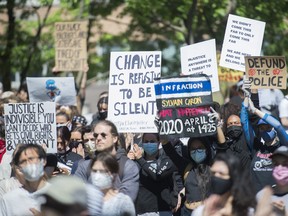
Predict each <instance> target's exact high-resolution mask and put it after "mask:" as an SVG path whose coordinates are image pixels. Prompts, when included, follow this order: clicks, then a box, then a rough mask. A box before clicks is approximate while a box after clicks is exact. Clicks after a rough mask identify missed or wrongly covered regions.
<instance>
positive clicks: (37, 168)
mask: <svg viewBox="0 0 288 216" xmlns="http://www.w3.org/2000/svg"><path fill="white" fill-rule="evenodd" d="M20 170H21V172H22V173H23V175H24V178H25V179H26V180H27V181H30V182H34V181H38V180H39V179H40V178H41V177H42V176H43V175H44V161H43V160H40V162H39V163H35V164H27V166H25V167H23V168H21V169H20Z"/></svg>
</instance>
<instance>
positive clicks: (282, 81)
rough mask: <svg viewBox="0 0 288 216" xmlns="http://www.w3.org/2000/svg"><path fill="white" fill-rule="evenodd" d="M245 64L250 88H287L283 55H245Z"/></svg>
mask: <svg viewBox="0 0 288 216" xmlns="http://www.w3.org/2000/svg"><path fill="white" fill-rule="evenodd" d="M245 65H246V76H247V77H248V79H249V80H250V81H252V83H251V89H264V88H268V89H270V88H271V89H275V88H277V89H286V88H287V81H286V80H287V67H286V59H285V56H246V57H245Z"/></svg>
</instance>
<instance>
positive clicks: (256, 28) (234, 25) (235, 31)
mask: <svg viewBox="0 0 288 216" xmlns="http://www.w3.org/2000/svg"><path fill="white" fill-rule="evenodd" d="M264 30H265V22H262V21H258V20H253V19H248V18H245V17H240V16H236V15H232V14H229V17H228V21H227V25H226V31H225V36H224V41H223V45H222V51H221V58H220V66H222V67H227V68H231V69H234V70H239V71H243V72H244V71H245V60H244V56H259V55H260V53H261V46H262V41H263V36H264Z"/></svg>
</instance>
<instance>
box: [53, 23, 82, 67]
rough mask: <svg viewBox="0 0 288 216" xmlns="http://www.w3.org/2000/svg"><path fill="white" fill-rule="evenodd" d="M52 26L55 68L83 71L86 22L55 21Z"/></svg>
mask: <svg viewBox="0 0 288 216" xmlns="http://www.w3.org/2000/svg"><path fill="white" fill-rule="evenodd" d="M54 27H55V33H54V39H55V66H56V68H57V70H58V71H84V66H85V65H86V64H87V22H86V21H77V22H57V23H55V26H54Z"/></svg>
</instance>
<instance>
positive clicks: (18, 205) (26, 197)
mask: <svg viewBox="0 0 288 216" xmlns="http://www.w3.org/2000/svg"><path fill="white" fill-rule="evenodd" d="M49 185H50V184H49V183H46V184H45V186H44V187H43V188H41V189H40V190H37V191H35V192H33V193H29V192H28V191H27V190H25V189H24V188H22V187H20V188H16V189H14V190H12V191H10V192H8V193H6V194H4V195H3V197H2V198H1V199H0V215H1V216H24V215H25V216H30V215H31V216H33V214H32V212H31V211H30V210H29V209H30V208H35V209H36V210H38V211H40V205H41V203H40V199H38V198H39V196H41V195H42V194H43V193H44V192H45V191H46V190H47V189H48V187H49Z"/></svg>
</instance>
